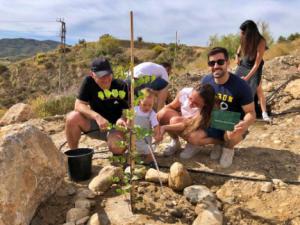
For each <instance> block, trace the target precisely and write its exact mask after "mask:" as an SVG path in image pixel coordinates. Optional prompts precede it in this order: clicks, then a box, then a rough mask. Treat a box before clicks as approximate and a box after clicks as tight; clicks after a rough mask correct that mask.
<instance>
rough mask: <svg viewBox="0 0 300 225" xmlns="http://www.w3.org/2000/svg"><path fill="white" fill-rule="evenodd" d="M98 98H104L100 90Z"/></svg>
mask: <svg viewBox="0 0 300 225" xmlns="http://www.w3.org/2000/svg"><path fill="white" fill-rule="evenodd" d="M98 98H100V99H101V100H104V94H103V92H102V91H99V92H98Z"/></svg>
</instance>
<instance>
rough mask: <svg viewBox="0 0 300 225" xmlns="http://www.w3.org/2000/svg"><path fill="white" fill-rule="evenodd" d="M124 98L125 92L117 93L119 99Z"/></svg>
mask: <svg viewBox="0 0 300 225" xmlns="http://www.w3.org/2000/svg"><path fill="white" fill-rule="evenodd" d="M125 96H126V92H125V91H119V97H120V99H124V98H125Z"/></svg>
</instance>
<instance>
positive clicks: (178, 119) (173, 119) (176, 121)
mask: <svg viewBox="0 0 300 225" xmlns="http://www.w3.org/2000/svg"><path fill="white" fill-rule="evenodd" d="M181 121H182V117H180V116H174V117H172V118H171V119H170V124H175V123H180V122H181Z"/></svg>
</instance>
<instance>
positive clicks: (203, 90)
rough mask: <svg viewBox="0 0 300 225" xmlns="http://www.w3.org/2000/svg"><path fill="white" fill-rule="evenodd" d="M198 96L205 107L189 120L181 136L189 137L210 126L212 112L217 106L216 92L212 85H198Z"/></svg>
mask: <svg viewBox="0 0 300 225" xmlns="http://www.w3.org/2000/svg"><path fill="white" fill-rule="evenodd" d="M193 90H194V91H196V92H197V93H198V95H199V96H200V97H201V98H202V99H203V100H204V106H203V107H202V109H201V111H200V113H199V114H198V115H196V116H194V117H192V118H191V119H188V121H187V123H186V127H185V129H184V130H183V131H182V133H181V135H182V136H183V137H186V136H188V135H189V134H190V133H191V132H193V131H195V130H197V129H199V128H201V129H206V128H208V127H209V124H210V117H211V112H212V110H213V108H214V105H215V91H214V88H213V87H212V86H211V85H210V84H201V83H200V84H198V85H197V86H196V87H195V88H194V89H193Z"/></svg>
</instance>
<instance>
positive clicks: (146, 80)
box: [144, 76, 150, 84]
mask: <svg viewBox="0 0 300 225" xmlns="http://www.w3.org/2000/svg"><path fill="white" fill-rule="evenodd" d="M144 79H145V80H144V84H147V83H149V82H150V77H149V76H145V78H144Z"/></svg>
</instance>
